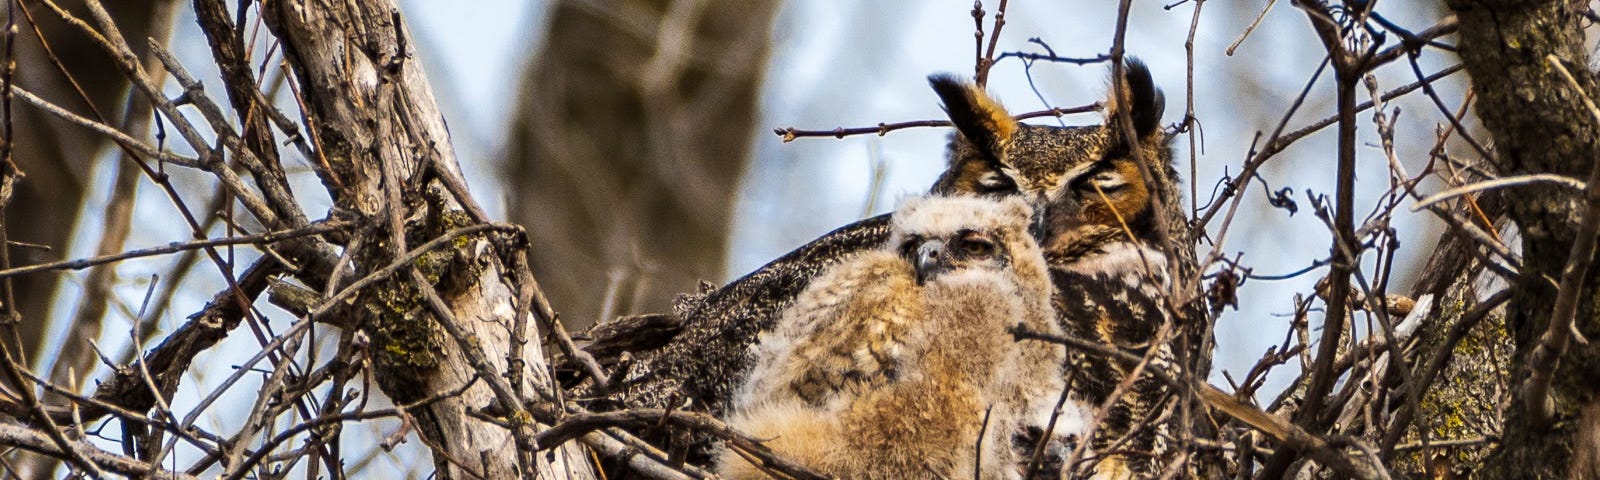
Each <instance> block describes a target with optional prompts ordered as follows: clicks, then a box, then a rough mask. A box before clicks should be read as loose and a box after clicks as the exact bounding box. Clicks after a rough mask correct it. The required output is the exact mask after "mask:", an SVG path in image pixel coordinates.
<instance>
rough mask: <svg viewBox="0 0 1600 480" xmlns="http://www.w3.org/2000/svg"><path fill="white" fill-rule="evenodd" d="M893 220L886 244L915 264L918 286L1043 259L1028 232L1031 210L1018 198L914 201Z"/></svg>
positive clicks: (952, 198) (899, 209) (901, 205)
mask: <svg viewBox="0 0 1600 480" xmlns="http://www.w3.org/2000/svg"><path fill="white" fill-rule="evenodd" d="M891 222H892V223H891V225H890V232H891V233H890V236H889V243H888V245H889V246H890V247H892V248H895V249H897V251H898V252H899V254H900V255H901V257H902V258H904V259H905V260H906V261H908V262H910V263H911V265H912V266H913V268H914V270H915V271H916V275H917V283H918V284H922V283H925V282H927V281H929V280H932V279H934V278H935V277H937V276H938V275H940V274H943V273H946V272H951V271H956V270H961V271H999V270H1004V269H1006V268H1008V267H1010V266H1011V264H1012V262H1013V259H1014V258H1016V257H1018V256H1020V255H1033V256H1038V255H1039V253H1038V247H1037V246H1036V244H1035V243H1034V242H1033V239H1032V236H1031V235H1030V233H1029V229H1030V227H1031V226H1032V225H1033V223H1034V214H1033V209H1032V208H1030V207H1029V206H1028V203H1027V202H1026V201H1023V200H1022V199H1021V198H1018V197H1015V196H1012V197H1004V198H1000V199H988V198H981V197H939V196H930V197H917V198H911V199H907V200H904V201H902V202H901V204H900V206H899V208H897V209H895V213H894V218H893V220H891Z"/></svg>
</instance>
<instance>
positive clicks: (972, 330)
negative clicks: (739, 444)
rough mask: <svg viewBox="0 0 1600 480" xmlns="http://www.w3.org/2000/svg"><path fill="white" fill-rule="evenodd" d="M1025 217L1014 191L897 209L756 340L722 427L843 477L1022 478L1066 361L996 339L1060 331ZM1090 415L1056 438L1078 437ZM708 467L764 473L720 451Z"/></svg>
mask: <svg viewBox="0 0 1600 480" xmlns="http://www.w3.org/2000/svg"><path fill="white" fill-rule="evenodd" d="M1032 221H1033V215H1032V210H1031V209H1030V208H1029V207H1028V206H1027V204H1026V203H1025V202H1023V201H1022V200H1021V199H1018V198H1014V197H1012V198H1006V199H1002V200H998V201H997V200H993V199H983V198H977V197H927V198H919V199H913V200H909V201H907V202H905V203H903V204H902V205H901V206H900V208H899V209H898V210H896V212H895V213H894V216H893V218H892V219H891V221H890V235H889V241H888V242H887V243H886V244H885V245H883V246H881V247H879V248H876V249H872V250H868V251H865V252H860V253H858V254H855V255H852V256H850V257H849V258H847V259H844V260H843V261H841V262H840V263H838V264H837V265H835V266H833V267H832V268H829V269H827V270H826V271H824V272H823V273H822V274H820V275H819V276H818V277H817V278H816V279H815V280H813V281H812V282H811V283H810V285H809V286H808V287H807V288H806V289H805V290H804V291H802V292H801V293H800V294H799V296H798V297H797V298H796V299H795V302H794V304H793V305H792V306H791V307H790V308H788V309H786V310H785V311H784V314H783V315H782V317H780V318H779V320H778V321H777V324H776V325H774V326H773V328H772V329H771V330H770V331H767V332H764V333H762V334H761V335H760V339H759V341H758V343H756V344H755V345H754V346H753V347H752V349H751V350H752V353H751V356H752V357H753V358H754V359H755V365H754V368H753V369H752V370H751V373H750V375H749V376H748V377H747V380H746V381H745V382H743V383H742V385H740V386H739V387H738V388H737V390H736V392H737V393H736V395H735V397H734V401H733V411H732V416H731V418H730V419H729V423H730V425H731V426H733V427H735V428H738V429H740V430H742V431H744V432H746V433H748V434H750V435H752V436H754V437H755V438H758V439H763V440H764V441H765V443H766V445H767V446H768V447H770V448H772V449H773V450H774V451H775V452H776V453H778V454H780V455H783V456H785V457H786V458H789V459H791V460H794V461H797V462H799V463H800V464H803V465H806V466H808V467H811V468H814V469H816V470H818V471H820V472H822V473H826V474H828V475H832V476H836V477H838V478H851V479H901V478H973V474H974V472H979V477H978V478H984V479H1017V478H1022V475H1023V470H1024V469H1025V468H1026V467H1027V460H1028V459H1029V457H1030V454H1031V452H1032V450H1031V446H1032V445H1033V444H1034V442H1032V441H1022V440H1026V439H1028V436H1029V435H1030V433H1032V434H1036V432H1038V431H1039V430H1041V429H1042V427H1043V426H1044V425H1046V424H1047V423H1048V422H1049V420H1050V416H1051V411H1052V409H1053V408H1054V406H1055V401H1056V398H1057V396H1058V394H1059V392H1060V391H1061V389H1062V388H1063V385H1062V380H1061V365H1063V364H1064V362H1065V361H1066V358H1065V352H1064V349H1063V348H1062V347H1061V346H1060V345H1055V344H1051V343H1046V342H1038V341H1022V342H1019V341H1017V340H1016V339H1015V338H1014V337H1013V335H1012V334H1010V333H1008V331H1007V329H1008V328H1010V327H1012V326H1015V325H1019V324H1020V325H1024V326H1026V327H1027V328H1030V329H1034V330H1037V331H1043V332H1058V331H1059V327H1058V326H1057V324H1056V320H1055V318H1056V315H1055V313H1054V311H1053V310H1052V309H1051V307H1050V303H1049V297H1050V290H1051V286H1050V279H1049V273H1048V268H1047V267H1046V265H1045V263H1044V257H1043V256H1042V254H1041V252H1040V251H1039V247H1038V244H1037V243H1036V242H1035V241H1034V240H1033V237H1032V235H1031V234H1030V233H1029V232H1028V229H1029V226H1030V224H1031V223H1032ZM1087 408H1088V406H1081V405H1076V404H1074V405H1069V407H1068V408H1067V410H1069V412H1068V414H1067V415H1065V417H1068V418H1062V419H1058V423H1057V429H1056V430H1055V431H1056V432H1057V433H1058V434H1062V435H1066V434H1070V433H1077V431H1076V430H1074V429H1080V427H1081V425H1083V424H1084V423H1086V420H1085V418H1086V416H1087V415H1088V410H1087ZM986 422H987V423H986ZM1072 425H1075V426H1072ZM980 435H981V436H982V437H981V439H980ZM1060 443H1061V442H1057V450H1060V449H1061V448H1062V447H1061V446H1060ZM1057 455H1059V453H1057ZM718 467H719V471H720V472H721V473H722V474H723V476H724V477H725V478H731V479H758V478H767V477H766V475H765V474H764V473H762V472H761V471H759V470H758V469H757V468H756V467H754V466H752V465H751V464H749V463H748V462H746V461H745V460H744V459H743V458H741V457H740V456H739V455H737V454H734V453H731V452H727V453H724V454H722V455H721V458H719V461H718Z"/></svg>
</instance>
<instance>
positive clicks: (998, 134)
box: [928, 74, 1018, 164]
mask: <svg viewBox="0 0 1600 480" xmlns="http://www.w3.org/2000/svg"><path fill="white" fill-rule="evenodd" d="M928 85H931V86H932V87H933V91H934V93H937V94H938V95H939V99H940V100H943V101H944V111H945V113H946V114H948V115H949V116H950V123H952V124H954V125H955V127H956V131H958V132H961V136H962V137H963V138H964V139H965V140H966V141H967V142H969V143H971V144H972V146H973V147H974V149H975V150H977V151H978V152H979V153H980V154H981V155H983V156H984V158H985V159H986V160H988V161H991V162H995V163H996V164H1003V161H1002V159H1003V158H1005V157H1004V155H1005V147H1006V145H1007V144H1009V143H1010V142H1011V137H1012V136H1013V135H1016V134H1017V125H1018V124H1017V121H1016V119H1013V118H1011V114H1010V113H1007V112H1006V109H1005V107H1002V106H1000V102H997V101H995V99H993V98H991V97H989V95H988V94H986V93H984V92H983V90H982V89H980V88H978V86H976V85H973V84H971V83H967V82H965V81H962V80H960V79H958V78H956V76H954V75H950V74H936V75H931V76H929V77H928Z"/></svg>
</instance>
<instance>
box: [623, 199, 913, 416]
mask: <svg viewBox="0 0 1600 480" xmlns="http://www.w3.org/2000/svg"><path fill="white" fill-rule="evenodd" d="M888 238H889V215H888V214H884V215H879V216H876V217H872V218H868V219H865V220H861V221H859V222H856V223H852V224H849V225H846V226H843V227H840V228H838V229H837V230H834V231H832V232H828V233H827V234H824V235H823V236H821V237H819V238H817V239H816V240H813V241H811V242H810V243H807V244H805V245H803V246H801V247H800V248H796V249H795V250H794V251H791V252H789V253H788V254H785V255H784V256H782V257H779V258H778V259H776V260H773V261H772V262H771V263H768V264H766V265H763V266H762V267H761V268H759V269H756V270H755V271H753V272H750V273H749V274H747V275H745V276H744V277H741V278H739V279H738V280H734V281H733V282H731V283H729V284H727V285H725V286H723V287H722V288H721V289H718V290H716V291H715V292H712V293H710V294H709V295H707V296H706V297H705V298H704V299H703V300H701V301H700V302H699V303H698V305H696V306H694V307H692V308H690V309H689V310H688V311H687V312H686V314H685V315H683V325H684V327H683V331H682V333H679V334H677V336H676V337H674V338H673V339H672V340H671V341H670V342H669V343H667V345H666V346H665V347H662V348H661V349H658V350H655V351H652V352H649V353H647V354H645V355H642V356H641V358H640V360H639V361H638V362H637V364H636V365H638V366H637V367H636V368H635V373H634V374H632V375H630V377H631V378H629V380H628V384H627V385H626V386H625V387H626V390H625V391H624V392H623V393H622V395H620V397H621V400H622V402H623V403H624V404H626V405H630V406H639V407H663V406H666V405H667V404H669V403H670V399H671V398H673V397H675V396H677V395H679V394H680V393H687V394H689V395H691V396H692V397H693V400H694V402H696V403H697V404H698V405H699V406H700V407H701V408H704V409H705V410H706V411H708V412H710V413H712V414H717V415H721V414H723V413H726V412H727V408H728V402H729V400H730V399H731V398H732V396H733V392H734V389H735V388H736V387H737V386H738V385H739V383H740V382H741V381H742V380H743V379H744V378H746V377H747V376H748V375H749V371H750V368H751V366H752V365H753V363H752V362H751V358H750V356H749V353H750V346H751V345H752V344H754V343H755V342H756V335H757V334H759V333H760V332H762V331H766V330H768V329H770V328H772V326H773V324H775V323H776V322H777V320H778V316H779V315H780V314H781V313H782V312H783V310H784V309H785V308H787V307H788V306H789V305H791V304H793V303H794V301H795V298H796V296H797V295H799V294H800V292H801V291H802V290H804V289H805V288H806V286H807V285H810V283H811V282H812V280H813V279H815V278H816V277H817V275H819V274H820V273H821V272H823V271H824V270H827V269H828V268H829V267H832V266H834V265H836V264H838V263H839V262H841V261H843V260H844V259H845V258H848V257H849V256H851V255H853V254H855V253H859V252H863V251H867V250H871V249H874V248H878V247H880V246H882V245H883V243H884V242H885V241H887V240H888Z"/></svg>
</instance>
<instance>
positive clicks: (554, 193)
mask: <svg viewBox="0 0 1600 480" xmlns="http://www.w3.org/2000/svg"><path fill="white" fill-rule="evenodd" d="M778 5H779V2H766V1H761V2H749V1H742V0H601V1H594V0H557V1H555V2H553V4H552V5H551V6H550V7H549V8H550V9H551V10H550V12H549V13H548V15H550V19H549V20H548V22H549V23H548V24H549V29H548V31H546V32H545V37H546V38H545V40H544V43H543V47H542V48H540V49H539V51H538V53H536V54H534V55H533V57H532V58H531V60H530V61H529V62H528V64H527V70H526V71H525V73H524V74H523V76H522V78H521V81H520V84H521V86H520V87H519V93H518V94H517V103H516V108H515V109H514V110H513V111H512V114H511V118H510V119H509V121H510V125H511V129H510V130H509V131H508V132H507V137H506V142H507V143H506V145H505V148H504V157H503V159H502V160H501V165H502V168H504V170H505V176H504V177H503V178H504V180H505V188H506V189H507V194H508V196H509V197H510V204H509V206H508V210H509V213H510V219H511V220H513V221H515V222H517V223H520V224H522V225H525V226H527V227H528V232H529V234H530V237H531V238H532V239H533V243H534V245H537V248H536V250H537V253H536V254H535V255H534V257H533V267H534V273H535V274H536V275H538V277H539V279H540V283H541V284H542V285H543V286H544V288H545V290H546V291H547V292H548V293H549V295H550V298H551V301H552V302H554V303H555V304H556V305H561V314H562V315H563V317H562V318H563V319H565V320H566V321H567V322H568V323H569V324H572V325H575V326H580V327H581V326H583V325H587V324H589V323H592V322H593V321H595V320H596V319H601V318H609V317H611V316H614V315H621V314H630V313H642V312H659V311H665V310H666V309H667V307H668V301H669V300H670V299H671V298H672V296H673V295H674V294H676V293H679V292H691V291H694V289H695V285H696V282H698V281H700V280H706V281H717V280H719V279H720V278H721V276H722V272H723V271H724V268H725V267H724V266H725V263H726V262H725V260H724V259H725V258H726V257H727V250H728V233H729V228H730V226H731V223H732V221H731V217H732V214H733V205H734V201H735V196H734V194H735V193H736V192H737V191H738V188H737V187H738V185H739V180H740V178H741V176H742V175H743V174H744V172H745V170H746V167H747V165H748V164H749V162H750V150H751V148H750V147H751V140H752V138H753V137H754V135H755V134H756V132H758V131H761V130H763V129H762V128H760V127H759V124H758V123H757V122H756V119H757V115H756V112H757V111H758V108H759V107H758V102H757V100H758V99H759V98H760V97H759V95H758V93H759V92H760V91H761V86H762V76H763V74H764V73H766V60H767V51H768V49H769V47H768V45H769V40H770V38H771V36H772V21H773V17H774V16H776V15H777V11H778Z"/></svg>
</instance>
